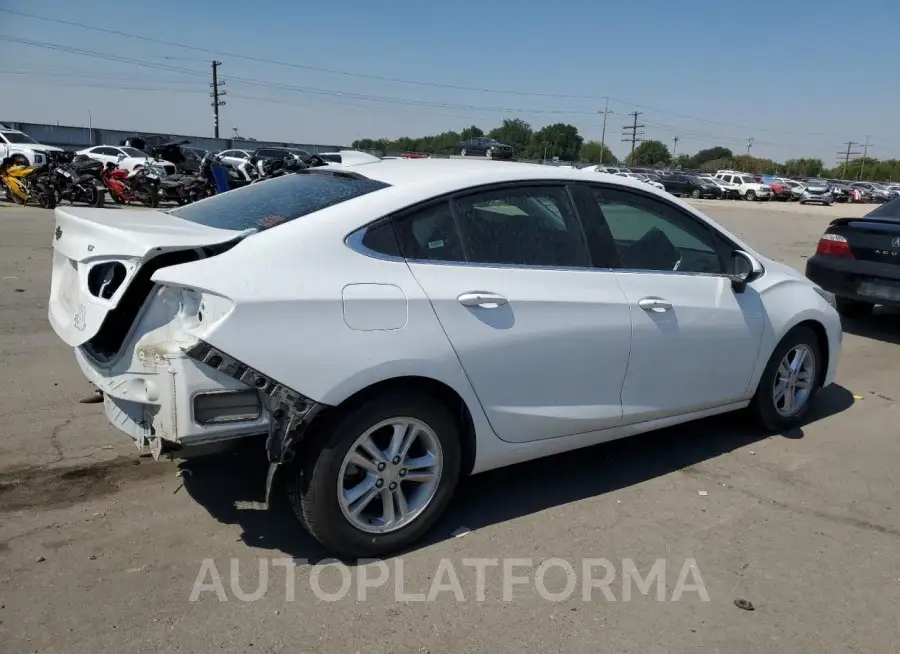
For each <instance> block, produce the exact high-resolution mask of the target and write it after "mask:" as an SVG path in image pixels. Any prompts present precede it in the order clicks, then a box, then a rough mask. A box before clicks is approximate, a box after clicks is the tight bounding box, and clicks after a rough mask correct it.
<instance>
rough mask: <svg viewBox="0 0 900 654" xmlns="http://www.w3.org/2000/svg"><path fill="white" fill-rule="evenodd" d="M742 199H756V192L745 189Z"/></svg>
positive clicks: (750, 200) (751, 200)
mask: <svg viewBox="0 0 900 654" xmlns="http://www.w3.org/2000/svg"><path fill="white" fill-rule="evenodd" d="M744 199H745V200H747V202H753V201H754V200H755V199H756V193H755V192H754V191H747V192H746V193H745V194H744Z"/></svg>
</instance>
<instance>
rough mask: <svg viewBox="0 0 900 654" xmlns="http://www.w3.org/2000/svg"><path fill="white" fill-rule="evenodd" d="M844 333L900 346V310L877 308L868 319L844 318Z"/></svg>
mask: <svg viewBox="0 0 900 654" xmlns="http://www.w3.org/2000/svg"><path fill="white" fill-rule="evenodd" d="M841 323H842V325H843V329H844V333H846V334H853V335H854V336H862V337H863V338H871V339H873V340H876V341H883V342H884V343H894V344H895V345H896V344H900V309H896V308H889V307H875V311H874V313H872V315H871V316H868V317H866V318H842V319H841Z"/></svg>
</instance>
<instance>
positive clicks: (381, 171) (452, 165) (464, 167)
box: [336, 159, 663, 195]
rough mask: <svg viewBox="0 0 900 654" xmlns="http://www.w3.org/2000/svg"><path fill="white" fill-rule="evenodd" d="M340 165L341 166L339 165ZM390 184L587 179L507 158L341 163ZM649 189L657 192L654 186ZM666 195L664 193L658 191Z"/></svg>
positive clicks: (623, 181) (459, 185)
mask: <svg viewBox="0 0 900 654" xmlns="http://www.w3.org/2000/svg"><path fill="white" fill-rule="evenodd" d="M336 167H338V166H336ZM339 167H341V168H345V169H347V170H351V171H354V172H358V173H359V174H361V175H363V176H365V177H368V178H370V179H375V180H378V181H381V182H384V183H386V184H390V185H391V186H400V187H406V188H408V189H409V190H412V189H413V187H428V191H429V192H430V193H433V194H434V195H440V194H443V193H453V192H456V191H460V190H464V189H467V188H471V187H474V186H483V185H488V184H500V183H504V182H519V181H523V182H525V181H540V180H547V181H579V182H584V172H583V171H582V170H581V169H577V168H568V167H558V166H545V165H541V164H528V163H519V162H504V161H479V160H468V159H389V160H385V159H381V160H378V161H373V162H370V163H360V164H358V165H349V166H347V165H344V166H339ZM596 174H597V175H602V176H604V179H608V180H615V183H616V184H619V185H622V186H630V187H632V188H637V189H641V190H642V191H644V192H647V191H648V187H647V185H646V184H644V183H643V182H641V181H639V180H636V179H634V178H631V177H617V176H615V175H612V174H608V173H603V172H597V173H596ZM650 188H651V191H650V192H654V193H657V191H656V190H653V189H652V187H650ZM658 194H659V195H663V194H662V193H658Z"/></svg>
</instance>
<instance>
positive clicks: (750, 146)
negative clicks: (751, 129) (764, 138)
mask: <svg viewBox="0 0 900 654" xmlns="http://www.w3.org/2000/svg"><path fill="white" fill-rule="evenodd" d="M752 147H753V137H752V136H751V137H749V138H748V139H747V156H748V157H749V156H750V148H752Z"/></svg>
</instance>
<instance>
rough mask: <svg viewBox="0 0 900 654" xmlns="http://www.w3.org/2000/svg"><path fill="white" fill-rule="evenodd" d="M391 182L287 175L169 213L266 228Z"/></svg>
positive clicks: (224, 224)
mask: <svg viewBox="0 0 900 654" xmlns="http://www.w3.org/2000/svg"><path fill="white" fill-rule="evenodd" d="M388 186H389V184H385V183H384V182H379V181H376V180H373V179H366V178H359V177H345V176H337V175H334V174H330V173H324V172H323V173H303V174H294V175H284V176H282V177H276V178H275V179H271V180H269V181H266V182H260V183H258V184H251V185H249V186H245V187H243V188H239V189H235V190H233V191H228V192H227V193H222V194H220V195H214V196H213V197H211V198H207V199H205V200H203V201H201V202H197V203H195V204H188V205H186V206H183V207H178V208H177V209H172V210H171V211H169V214H170V215H172V216H176V217H177V218H181V219H182V220H188V221H190V222H192V223H199V224H201V225H206V226H207V227H215V228H217V229H232V230H236V231H244V230H246V229H258V230H264V229H268V228H269V227H274V226H275V225H280V224H281V223H285V222H290V221H291V220H295V219H297V218H300V217H302V216H306V215H309V214H311V213H314V212H316V211H320V210H321V209H325V208H326V207H330V206H332V205H335V204H340V203H341V202H346V201H347V200H352V199H353V198H356V197H359V196H361V195H366V194H367V193H371V192H372V191H377V190H379V189H383V188H387V187H388Z"/></svg>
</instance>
